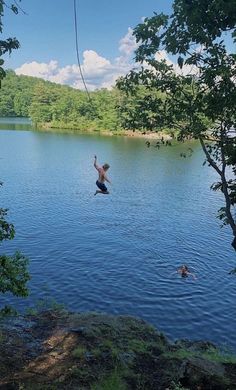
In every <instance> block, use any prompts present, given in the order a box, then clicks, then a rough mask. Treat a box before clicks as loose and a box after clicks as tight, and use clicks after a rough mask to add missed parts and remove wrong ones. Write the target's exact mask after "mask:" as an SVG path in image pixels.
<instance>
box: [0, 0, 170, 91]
mask: <svg viewBox="0 0 236 390" xmlns="http://www.w3.org/2000/svg"><path fill="white" fill-rule="evenodd" d="M9 2H10V1H9ZM73 4H74V1H73V0H48V1H40V0H22V1H21V3H20V5H21V7H22V9H23V10H24V11H25V12H26V14H24V13H23V12H19V14H18V15H14V14H13V13H12V12H11V11H10V10H6V13H5V16H4V19H3V23H4V29H3V38H7V37H14V36H15V37H17V39H18V40H19V41H20V44H21V48H20V49H19V50H17V51H13V52H12V54H11V56H10V57H9V56H6V57H5V66H6V67H7V68H11V69H14V70H16V72H17V73H18V74H28V75H32V76H38V77H42V78H44V79H48V80H51V81H55V82H61V83H66V84H70V85H72V86H74V87H76V88H80V87H82V84H81V80H79V74H78V69H77V65H76V64H77V60H76V51H75V33H74V13H73ZM171 5H172V0H148V1H147V0H127V1H124V0H120V1H118V0H77V17H78V33H79V51H80V58H81V62H82V64H83V71H84V74H85V78H86V79H87V83H88V86H89V87H90V89H91V90H93V89H95V88H97V87H109V86H111V85H112V84H114V80H115V78H116V77H117V76H119V75H122V74H125V73H126V72H127V71H128V70H129V69H130V68H131V64H132V59H133V56H134V55H133V49H135V42H134V40H133V38H132V30H131V29H130V28H133V27H135V26H136V25H137V24H138V23H140V22H141V19H142V18H143V17H145V16H152V15H153V12H154V11H156V12H158V13H159V12H164V13H170V12H171ZM96 70H97V72H96Z"/></svg>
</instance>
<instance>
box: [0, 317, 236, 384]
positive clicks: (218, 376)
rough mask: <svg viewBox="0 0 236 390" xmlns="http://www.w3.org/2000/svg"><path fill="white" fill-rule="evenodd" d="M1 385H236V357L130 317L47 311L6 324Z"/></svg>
mask: <svg viewBox="0 0 236 390" xmlns="http://www.w3.org/2000/svg"><path fill="white" fill-rule="evenodd" d="M0 350H1V351H0V352H1V353H0V389H36V390H37V389H52V390H53V389H84V390H85V389H92V390H102V389H104V390H106V389H110V390H113V389H114V390H124V389H144V390H148V389H150V390H153V389H155V390H158V389H160V390H167V389H169V390H180V389H195V390H211V389H212V390H223V389H229V390H233V389H234V390H235V389H236V386H235V384H236V357H234V356H229V355H226V354H222V353H220V352H219V350H218V349H217V348H216V347H215V346H214V345H213V344H211V343H208V342H190V341H188V340H181V341H178V342H176V343H174V344H173V343H170V342H169V341H168V340H167V339H166V337H165V336H164V335H163V334H161V333H159V332H158V331H157V330H156V329H155V328H153V327H152V326H150V325H148V324H147V323H146V322H144V321H142V320H140V319H137V318H133V317H129V316H110V315H106V314H98V313H80V314H74V313H68V312H65V311H55V310H54V311H52V310H51V311H45V312H42V313H38V314H37V315H31V316H25V317H17V318H12V319H9V320H7V321H5V323H4V324H2V326H1V343H0Z"/></svg>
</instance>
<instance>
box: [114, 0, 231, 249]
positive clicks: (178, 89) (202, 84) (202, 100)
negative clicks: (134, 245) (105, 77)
mask: <svg viewBox="0 0 236 390" xmlns="http://www.w3.org/2000/svg"><path fill="white" fill-rule="evenodd" d="M226 34H227V40H228V41H229V40H230V39H231V42H233V41H234V42H235V40H236V8H235V1H234V0H227V1H225V0H211V1H205V0H194V1H193V0H175V1H174V4H173V14H172V15H171V16H167V15H163V14H160V15H158V14H154V16H153V17H151V18H146V19H145V20H144V22H143V23H141V24H139V25H138V26H137V27H136V28H135V29H134V35H135V37H136V40H137V42H138V43H139V47H138V49H137V50H136V58H135V59H136V62H137V63H138V64H139V68H138V69H135V70H132V71H131V72H129V74H128V75H127V76H126V77H123V78H120V80H119V81H118V83H117V86H118V88H119V89H120V90H122V91H124V92H126V93H127V95H132V96H134V95H135V94H136V93H137V91H139V89H140V86H141V87H142V88H146V90H147V91H149V92H150V93H151V92H152V91H153V90H156V91H159V92H160V93H162V94H163V96H164V99H162V100H161V101H160V100H158V97H157V93H156V95H155V94H153V93H152V101H151V104H149V106H148V110H149V115H153V116H154V115H155V114H156V113H157V107H158V120H159V123H160V125H164V126H167V127H169V128H172V129H176V128H178V129H179V139H180V140H185V139H186V138H189V137H193V138H196V139H199V141H200V144H201V146H202V149H203V151H204V153H205V156H206V162H207V163H208V165H210V166H211V167H213V168H214V169H215V171H216V172H217V174H218V175H219V178H220V181H219V183H217V185H213V188H214V189H215V190H220V191H221V192H222V193H223V195H224V199H225V207H223V208H221V210H220V211H219V218H220V219H221V220H222V221H223V224H229V225H230V227H231V229H232V232H233V236H234V240H233V243H232V245H233V246H234V248H235V249H236V221H235V216H234V211H233V209H234V206H235V202H236V181H235V173H236V135H235V129H236V55H235V54H234V53H231V52H229V50H228V49H226V46H225V37H226ZM163 51H165V52H167V53H170V54H171V55H172V56H175V58H176V63H177V64H178V68H176V67H174V66H173V65H171V64H170V63H169V62H168V61H166V59H165V58H163V59H161V60H159V59H158V58H159V57H158V56H157V53H158V52H159V53H163ZM145 125H146V126H147V127H148V126H149V121H148V120H147V119H146V118H143V117H142V120H140V126H144V127H145ZM149 128H150V127H149Z"/></svg>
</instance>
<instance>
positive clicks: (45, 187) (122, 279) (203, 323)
mask: <svg viewBox="0 0 236 390" xmlns="http://www.w3.org/2000/svg"><path fill="white" fill-rule="evenodd" d="M9 135H10V136H9ZM0 142H1V145H4V148H3V150H2V152H1V157H2V158H3V159H4V161H5V160H6V161H9V164H2V165H1V178H2V179H3V180H4V181H5V185H4V187H3V189H2V190H1V196H2V204H4V205H6V207H8V206H9V207H10V215H9V218H10V220H12V222H14V224H15V227H16V233H17V234H16V238H15V240H13V241H12V242H6V243H3V246H2V249H3V250H6V251H13V250H15V249H20V250H22V252H24V253H25V254H26V255H27V256H29V258H30V272H31V275H32V279H31V281H30V290H31V295H30V297H29V299H27V300H25V301H22V300H20V299H17V298H14V299H12V298H11V297H10V296H9V297H7V298H6V301H8V302H14V303H16V304H17V306H18V307H19V308H24V307H26V306H27V305H30V304H32V303H35V302H36V301H37V299H39V298H46V297H53V298H55V299H57V300H58V301H59V302H64V303H65V304H66V305H67V306H68V308H69V309H71V310H97V311H106V312H110V313H116V314H121V313H124V314H125V313H128V314H131V315H137V316H141V317H142V318H144V319H146V320H147V321H149V322H151V323H153V324H154V325H155V326H157V327H158V328H159V329H160V330H162V331H164V332H165V333H166V334H167V335H168V336H169V337H171V338H172V339H175V338H185V337H189V338H191V339H210V340H212V341H214V342H217V343H220V344H222V343H226V344H228V345H232V346H234V347H235V349H236V335H235V325H236V324H235V322H236V312H235V278H233V277H231V276H230V275H228V271H229V270H230V269H231V268H233V267H235V254H234V253H233V251H232V250H231V247H230V241H231V234H230V231H229V229H220V228H219V225H218V221H217V220H216V218H215V215H216V213H217V210H218V209H219V208H220V207H221V205H222V201H221V198H220V196H219V195H218V194H215V193H213V192H211V191H210V190H209V187H210V184H211V183H212V182H213V181H215V179H216V178H215V176H214V173H213V172H212V171H211V170H209V169H208V168H206V167H205V168H204V167H202V164H201V162H202V155H201V152H200V151H199V149H198V148H197V147H196V148H195V152H194V156H193V158H192V159H188V160H185V161H184V160H183V159H179V158H178V155H179V151H178V150H180V149H178V148H179V147H178V146H177V147H175V148H169V149H168V150H167V149H165V150H160V151H159V153H158V154H157V153H156V152H155V151H152V150H149V151H148V152H147V150H146V148H145V147H144V144H143V141H142V140H141V141H140V140H132V139H130V140H128V139H122V138H112V137H111V138H103V137H99V138H97V137H86V136H74V135H70V136H65V135H55V136H54V135H53V134H44V133H40V134H39V133H34V132H27V133H26V132H23V133H17V134H16V132H15V133H11V132H4V131H3V132H0ZM94 151H97V154H98V155H99V156H101V157H103V158H104V160H107V161H109V162H110V163H111V170H110V172H109V175H110V176H111V178H112V182H113V185H112V187H111V196H108V197H105V196H96V197H94V196H93V193H94V190H95V181H96V172H95V171H94V169H93V166H92V162H91V156H92V155H93V154H94ZM184 263H186V264H188V266H189V267H190V270H192V271H193V272H194V273H195V274H196V277H197V280H193V279H192V278H187V279H185V278H184V279H183V278H181V277H180V276H179V275H178V274H177V273H176V272H175V271H176V269H177V267H178V266H180V265H181V264H184Z"/></svg>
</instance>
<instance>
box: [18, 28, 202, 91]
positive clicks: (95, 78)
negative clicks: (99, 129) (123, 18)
mask: <svg viewBox="0 0 236 390" xmlns="http://www.w3.org/2000/svg"><path fill="white" fill-rule="evenodd" d="M132 34H133V30H132V29H131V28H130V27H129V28H128V31H127V33H126V35H125V36H124V37H123V38H122V39H121V40H120V42H119V51H120V56H119V57H117V58H115V59H114V60H113V61H110V60H109V59H107V58H105V57H102V56H101V55H99V54H98V53H97V52H96V51H94V50H85V51H84V52H83V56H82V61H81V69H82V72H83V76H84V79H85V81H86V85H87V87H88V89H89V90H90V91H93V90H95V89H98V88H107V89H110V88H112V86H114V85H115V82H116V80H117V78H118V77H120V76H123V75H125V74H127V73H128V72H129V71H130V70H131V69H132V68H133V67H136V68H137V64H135V63H134V62H133V59H132V58H131V57H132V56H133V54H134V50H135V49H136V48H137V47H138V44H137V43H136V41H135V38H134V36H133V35H132ZM155 58H156V59H157V60H165V61H166V62H167V64H168V65H173V67H174V70H175V72H176V73H178V74H180V73H182V74H189V73H192V72H193V67H191V66H189V65H184V66H183V68H182V70H181V69H180V68H179V67H178V65H177V64H175V63H174V62H172V61H171V60H170V58H169V57H168V55H167V53H166V52H165V51H164V50H162V51H159V52H157V53H156V55H155ZM144 65H145V66H146V67H148V66H147V64H144ZM194 71H195V69H194ZM15 72H16V74H18V75H21V74H22V75H27V76H33V77H39V78H42V79H44V80H48V81H52V82H55V83H58V84H67V85H70V86H72V87H74V88H77V89H84V85H83V82H82V79H81V75H80V71H79V66H78V65H77V64H72V65H66V66H64V67H60V66H59V63H58V61H56V60H51V61H49V62H48V63H40V62H37V61H33V62H30V63H25V64H23V65H22V66H20V67H19V68H17V69H15Z"/></svg>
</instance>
